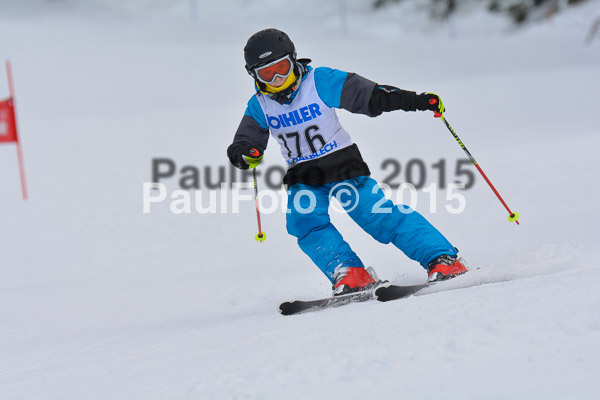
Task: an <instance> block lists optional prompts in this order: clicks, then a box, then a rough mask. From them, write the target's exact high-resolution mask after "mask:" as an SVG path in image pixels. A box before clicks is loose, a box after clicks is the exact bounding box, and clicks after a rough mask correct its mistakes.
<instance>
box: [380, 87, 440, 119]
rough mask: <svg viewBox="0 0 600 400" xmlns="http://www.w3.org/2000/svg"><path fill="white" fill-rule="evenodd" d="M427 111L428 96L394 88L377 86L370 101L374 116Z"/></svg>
mask: <svg viewBox="0 0 600 400" xmlns="http://www.w3.org/2000/svg"><path fill="white" fill-rule="evenodd" d="M427 109H429V108H428V98H427V96H422V95H419V94H417V93H415V92H411V91H408V90H402V89H398V88H397V87H394V86H388V85H376V86H375V88H374V89H373V92H372V93H371V98H370V99H369V112H370V113H371V115H373V116H377V115H380V114H381V113H383V112H387V111H395V110H404V111H417V110H421V111H423V110H427Z"/></svg>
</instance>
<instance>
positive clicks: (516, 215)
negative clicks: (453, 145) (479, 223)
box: [429, 99, 520, 225]
mask: <svg viewBox="0 0 600 400" xmlns="http://www.w3.org/2000/svg"><path fill="white" fill-rule="evenodd" d="M429 102H430V103H431V104H435V103H436V102H437V100H436V99H431V100H429ZM433 114H434V116H435V117H436V118H441V120H442V121H444V124H446V127H447V128H448V130H449V131H450V133H452V136H454V139H456V141H457V142H458V144H459V145H460V147H461V148H462V149H463V150H464V152H465V153H466V154H467V157H469V160H471V162H472V163H473V165H475V168H477V171H479V173H480V174H481V176H483V179H485V181H486V182H487V184H488V185H489V186H490V188H491V189H492V191H493V192H494V194H495V195H496V197H498V200H500V203H502V205H503V206H504V208H506V211H508V220H509V221H510V222H516V223H517V225H520V224H519V213H517V212H512V211H511V210H510V208H508V205H506V203H505V202H504V199H502V196H500V193H498V191H497V190H496V188H495V187H494V185H492V182H491V181H490V180H489V179H488V177H487V175H486V174H485V173H484V172H483V170H482V169H481V167H480V166H479V164H477V161H475V158H474V157H473V156H472V155H471V153H470V152H469V150H467V147H466V146H465V145H464V144H463V142H462V140H460V138H459V137H458V135H457V134H456V132H455V131H454V129H452V127H451V126H450V124H449V123H448V121H446V118H444V115H443V114H441V113H439V112H437V111H434V112H433Z"/></svg>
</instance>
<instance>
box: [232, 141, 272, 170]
mask: <svg viewBox="0 0 600 400" xmlns="http://www.w3.org/2000/svg"><path fill="white" fill-rule="evenodd" d="M263 153H264V150H263V149H262V148H261V147H260V146H253V145H251V144H249V143H246V142H233V143H232V144H231V145H230V146H229V147H228V148H227V157H229V161H231V163H232V164H233V165H234V166H236V167H238V168H240V169H249V168H256V167H258V165H259V164H260V162H261V161H262V159H263V156H264V154H263Z"/></svg>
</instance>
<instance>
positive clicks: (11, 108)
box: [0, 61, 27, 200]
mask: <svg viewBox="0 0 600 400" xmlns="http://www.w3.org/2000/svg"><path fill="white" fill-rule="evenodd" d="M6 73H7V75H8V88H9V91H10V97H9V98H8V99H6V100H2V101H0V143H11V142H13V143H15V144H16V145H17V157H18V158H19V175H20V176H21V190H22V192H23V200H27V185H26V184H25V168H24V167H23V153H22V152H21V144H20V143H19V135H18V134H17V119H16V118H15V104H14V102H13V99H14V98H15V94H14V93H15V91H14V89H13V82H12V71H11V68H10V61H6Z"/></svg>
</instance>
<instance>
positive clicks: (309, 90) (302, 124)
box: [257, 70, 352, 168]
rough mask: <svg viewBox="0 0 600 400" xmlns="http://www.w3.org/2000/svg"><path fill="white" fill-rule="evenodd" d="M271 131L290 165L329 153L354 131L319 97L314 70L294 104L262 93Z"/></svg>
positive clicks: (345, 144) (346, 142)
mask: <svg viewBox="0 0 600 400" xmlns="http://www.w3.org/2000/svg"><path fill="white" fill-rule="evenodd" d="M257 98H258V102H259V104H260V106H261V108H262V110H263V112H264V114H265V117H266V120H267V124H268V125H269V130H270V131H271V135H272V136H273V137H274V138H275V139H276V140H277V141H278V142H279V144H280V145H281V154H282V155H283V158H285V160H286V161H287V164H288V168H291V167H293V166H294V165H296V164H298V163H301V162H304V161H309V160H314V159H316V158H319V157H323V156H326V155H328V154H331V153H333V152H334V151H337V150H340V149H343V148H345V147H348V146H350V145H351V144H352V139H351V138H350V135H349V134H348V132H346V130H345V129H344V128H342V126H341V125H340V122H339V120H338V117H337V115H336V113H335V109H334V108H330V107H328V106H326V105H325V103H323V101H322V100H321V99H320V98H319V95H318V93H317V89H316V87H315V80H314V70H311V71H310V72H309V73H308V75H307V76H306V78H305V79H304V80H303V81H302V83H301V85H300V89H299V90H298V93H297V94H296V97H295V98H294V100H293V101H292V103H291V104H279V103H278V102H276V101H274V100H272V99H270V98H269V97H267V96H265V95H262V94H261V95H258V96H257Z"/></svg>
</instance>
